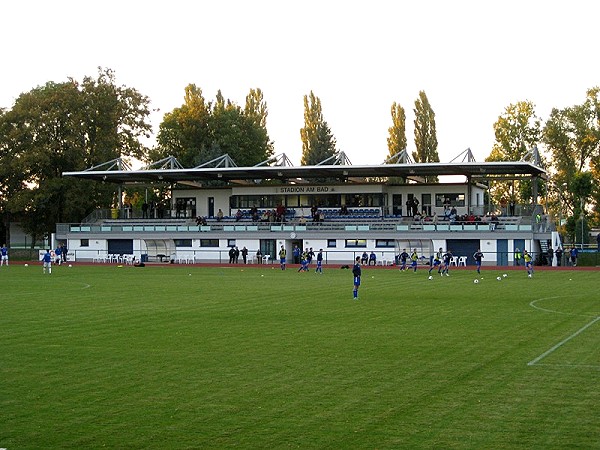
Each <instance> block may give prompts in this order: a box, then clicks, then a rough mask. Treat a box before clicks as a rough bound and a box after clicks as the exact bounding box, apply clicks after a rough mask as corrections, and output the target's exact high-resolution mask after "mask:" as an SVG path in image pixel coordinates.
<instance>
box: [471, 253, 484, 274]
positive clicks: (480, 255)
mask: <svg viewBox="0 0 600 450" xmlns="http://www.w3.org/2000/svg"><path fill="white" fill-rule="evenodd" d="M473 259H474V260H475V265H476V266H477V273H479V274H480V273H481V260H482V259H483V253H482V252H481V249H477V251H476V252H475V253H473Z"/></svg>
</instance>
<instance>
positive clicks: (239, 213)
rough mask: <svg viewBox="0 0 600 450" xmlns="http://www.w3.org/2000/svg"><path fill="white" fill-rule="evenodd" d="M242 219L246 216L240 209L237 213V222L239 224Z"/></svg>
mask: <svg viewBox="0 0 600 450" xmlns="http://www.w3.org/2000/svg"><path fill="white" fill-rule="evenodd" d="M242 217H244V214H243V213H242V211H241V210H239V209H238V210H237V212H236V213H235V221H236V222H239V221H240V220H241V219H242Z"/></svg>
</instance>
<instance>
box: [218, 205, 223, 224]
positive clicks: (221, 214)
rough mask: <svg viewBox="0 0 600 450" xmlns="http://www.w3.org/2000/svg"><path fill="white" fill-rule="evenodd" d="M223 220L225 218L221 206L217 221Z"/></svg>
mask: <svg viewBox="0 0 600 450" xmlns="http://www.w3.org/2000/svg"><path fill="white" fill-rule="evenodd" d="M221 220H223V211H221V208H219V211H217V222H220V221H221Z"/></svg>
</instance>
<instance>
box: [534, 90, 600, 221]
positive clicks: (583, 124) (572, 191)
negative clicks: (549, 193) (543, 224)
mask: <svg viewBox="0 0 600 450" xmlns="http://www.w3.org/2000/svg"><path fill="white" fill-rule="evenodd" d="M599 94H600V88H598V87H594V88H592V89H589V90H588V91H587V93H586V99H585V101H584V102H583V104H581V105H574V106H571V107H567V108H564V109H556V108H555V109H553V110H552V112H551V113H550V117H549V118H548V120H547V121H546V125H545V127H544V129H543V141H544V143H545V144H546V147H547V149H548V150H549V151H550V153H551V155H552V159H551V169H552V173H553V187H554V192H553V193H554V197H555V198H556V199H559V200H560V201H557V203H558V205H559V207H560V208H561V213H564V214H565V215H566V216H567V217H568V216H570V215H572V216H576V217H578V216H579V215H580V211H579V210H578V208H580V207H581V206H580V204H581V198H582V195H583V194H584V193H585V190H577V189H578V188H577V189H576V186H577V184H576V183H574V182H575V180H577V179H578V178H579V177H584V178H585V177H587V176H588V175H586V173H588V172H589V174H590V175H589V176H590V177H591V179H592V191H591V192H590V193H589V195H588V194H586V199H585V200H586V202H587V199H588V198H589V200H590V204H588V208H589V209H591V210H592V211H593V214H592V215H591V217H592V219H593V220H594V223H595V224H597V223H598V206H599V201H600V190H599V189H598V186H599V184H600V170H599V168H600V106H599V105H600V101H599ZM584 184H585V183H584Z"/></svg>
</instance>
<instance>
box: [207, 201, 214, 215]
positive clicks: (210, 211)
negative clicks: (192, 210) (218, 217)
mask: <svg viewBox="0 0 600 450" xmlns="http://www.w3.org/2000/svg"><path fill="white" fill-rule="evenodd" d="M208 217H215V198H214V197H208Z"/></svg>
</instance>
